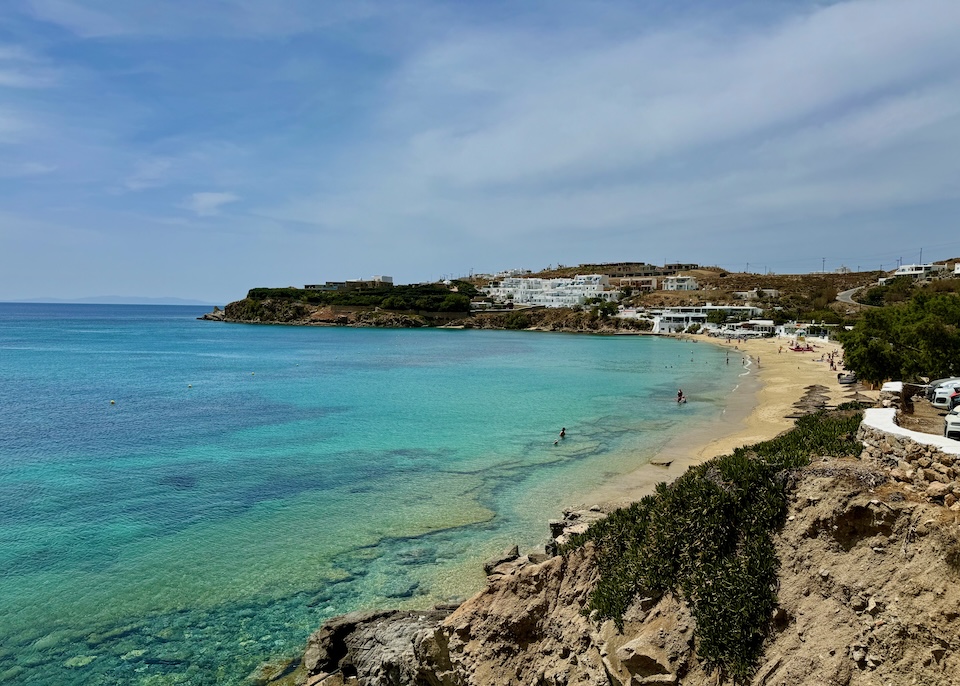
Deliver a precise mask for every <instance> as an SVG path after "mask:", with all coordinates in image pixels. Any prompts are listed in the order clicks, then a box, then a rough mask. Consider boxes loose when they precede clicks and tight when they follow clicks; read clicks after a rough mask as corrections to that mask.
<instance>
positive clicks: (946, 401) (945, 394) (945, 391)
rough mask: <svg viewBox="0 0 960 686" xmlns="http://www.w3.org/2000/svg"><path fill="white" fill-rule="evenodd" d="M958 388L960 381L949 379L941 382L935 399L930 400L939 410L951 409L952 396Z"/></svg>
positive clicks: (935, 392) (934, 395)
mask: <svg viewBox="0 0 960 686" xmlns="http://www.w3.org/2000/svg"><path fill="white" fill-rule="evenodd" d="M957 388H960V381H947V382H946V383H942V384H940V385H939V386H937V390H936V391H934V393H933V400H931V401H930V404H931V405H933V406H934V407H935V408H937V409H938V410H949V409H950V398H951V397H953V394H954V392H955V391H956V390H957Z"/></svg>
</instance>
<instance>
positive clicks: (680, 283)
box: [663, 276, 699, 291]
mask: <svg viewBox="0 0 960 686" xmlns="http://www.w3.org/2000/svg"><path fill="white" fill-rule="evenodd" d="M697 288H699V284H697V279H696V278H695V277H693V276H666V277H664V279H663V290H665V291H695V290H697Z"/></svg>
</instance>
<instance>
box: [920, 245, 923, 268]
mask: <svg viewBox="0 0 960 686" xmlns="http://www.w3.org/2000/svg"><path fill="white" fill-rule="evenodd" d="M920 264H923V248H920Z"/></svg>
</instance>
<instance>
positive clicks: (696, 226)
mask: <svg viewBox="0 0 960 686" xmlns="http://www.w3.org/2000/svg"><path fill="white" fill-rule="evenodd" d="M958 35H960V2H957V1H956V0H898V1H893V0H869V1H863V0H854V1H849V2H805V1H803V0H795V1H787V0H757V1H747V2H725V3H718V2H715V1H714V0H709V1H708V0H704V1H703V2H686V1H684V0H650V1H644V0H630V1H623V2H621V1H619V0H591V1H586V0H584V1H582V2H567V1H565V0H543V1H537V0H531V1H529V2H516V1H512V2H477V1H474V2H466V1H464V2H421V1H419V0H391V1H384V2H378V1H373V0H351V1H345V2H340V1H338V0H324V1H322V2H321V1H319V0H163V1H161V0H136V1H132V0H4V1H3V3H2V6H0V300H15V299H25V298H35V297H58V298H69V297H85V296H97V295H104V294H111V295H124V296H136V295H139V296H172V297H181V298H193V299H201V300H205V301H209V302H227V301H229V300H234V299H237V298H239V297H242V296H243V295H244V294H245V292H246V290H247V289H248V288H250V287H253V286H283V285H302V284H304V283H313V282H317V281H323V280H341V279H347V278H363V277H369V276H371V275H373V274H389V275H393V276H394V278H395V279H396V280H397V281H398V282H415V281H425V280H432V279H436V278H438V277H440V276H444V275H460V274H466V273H469V272H470V271H474V272H490V271H498V270H501V269H507V268H513V267H527V268H533V269H539V268H542V267H545V266H547V265H551V264H554V265H555V264H558V263H559V264H578V263H581V262H590V261H604V262H607V261H619V260H638V261H647V262H653V263H663V262H664V261H671V262H672V261H685V262H686V261H692V262H699V263H701V264H708V265H709V264H716V265H721V266H724V267H726V268H729V269H738V270H742V269H745V268H746V266H747V264H748V263H749V265H750V269H751V271H763V270H770V271H774V272H777V273H798V272H808V271H814V270H818V269H820V267H821V264H822V260H823V259H824V258H825V260H826V266H827V269H832V268H835V267H838V266H840V265H841V264H845V265H848V266H850V267H851V268H856V267H857V266H861V267H863V268H872V269H875V268H879V267H880V266H881V265H883V266H884V267H886V268H890V267H892V266H895V263H896V260H897V259H898V258H902V259H903V260H904V262H907V263H909V262H915V261H917V260H918V259H919V256H920V250H921V249H922V250H923V257H924V259H925V260H926V259H928V258H932V259H936V258H947V257H954V256H960V236H958V233H957V231H958V221H957V218H958V216H960V212H958V210H960V40H957V36H958Z"/></svg>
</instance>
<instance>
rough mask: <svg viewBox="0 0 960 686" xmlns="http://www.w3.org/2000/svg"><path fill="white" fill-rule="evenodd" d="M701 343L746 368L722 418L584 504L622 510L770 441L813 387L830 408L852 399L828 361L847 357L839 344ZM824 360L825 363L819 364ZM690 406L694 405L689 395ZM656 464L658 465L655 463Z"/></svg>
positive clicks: (789, 423)
mask: <svg viewBox="0 0 960 686" xmlns="http://www.w3.org/2000/svg"><path fill="white" fill-rule="evenodd" d="M691 338H692V339H693V340H696V341H698V342H701V343H708V344H713V345H719V346H723V347H724V348H726V349H727V350H728V351H729V354H730V364H736V365H740V366H741V367H743V370H744V373H745V374H744V376H743V377H741V378H742V380H743V381H742V383H741V384H740V386H739V387H738V388H737V389H736V390H735V391H734V392H733V393H732V394H731V396H730V398H729V400H728V403H727V407H726V409H725V411H724V415H723V417H722V418H721V419H719V420H715V421H709V422H707V423H706V424H703V425H702V426H695V427H691V430H690V431H689V432H686V433H684V434H683V435H682V436H680V437H678V438H676V439H674V440H672V441H670V442H669V443H667V444H666V445H665V446H664V447H663V448H662V449H661V450H660V451H659V452H658V453H657V454H656V455H655V456H653V457H652V458H651V461H650V462H649V463H648V464H645V465H643V466H642V467H640V468H638V469H636V470H634V471H632V472H629V473H628V474H625V475H624V476H622V477H619V478H618V479H617V480H616V481H614V482H611V483H608V484H605V485H604V486H602V487H600V488H598V489H596V490H595V491H593V492H591V493H589V494H587V495H586V496H585V498H584V500H583V503H584V504H585V505H590V504H595V503H602V504H603V507H604V509H612V508H613V507H621V506H623V505H626V504H628V503H630V502H633V501H635V500H638V499H639V498H641V497H643V496H644V495H647V494H649V493H652V492H653V490H654V487H655V486H656V484H658V483H659V482H661V481H673V480H674V479H676V478H677V477H678V476H680V475H681V474H682V473H683V472H684V471H686V470H687V468H688V467H690V466H692V465H696V464H699V463H701V462H704V461H706V460H709V459H710V458H712V457H716V456H717V455H724V454H728V453H731V452H733V450H734V449H735V448H738V447H741V446H745V445H752V444H753V443H758V442H760V441H765V440H769V439H771V438H774V437H775V436H777V435H778V434H780V433H782V432H783V431H786V430H787V429H790V428H791V427H792V426H793V424H794V421H795V419H793V418H789V415H796V414H797V413H798V410H797V409H796V408H795V404H796V403H797V402H798V401H800V400H801V399H802V398H803V396H804V394H805V393H806V389H807V387H808V386H811V385H820V386H824V387H825V388H826V390H824V391H823V393H824V395H826V396H827V398H828V399H827V401H826V402H827V404H828V405H830V406H834V405H838V404H840V403H844V402H848V401H849V400H851V399H852V397H850V396H852V395H853V392H854V391H853V388H851V387H850V386H842V385H840V384H839V383H838V382H837V374H838V373H839V372H840V371H842V367H838V369H837V370H831V369H830V363H829V361H827V359H826V357H827V355H829V354H830V353H831V352H836V359H837V360H838V361H839V359H840V358H841V357H842V355H843V349H842V348H841V347H840V345H839V344H838V343H834V342H829V341H824V340H821V339H809V342H810V343H811V344H812V345H814V346H815V347H816V349H815V351H814V352H794V351H792V350H790V349H789V347H788V346H789V344H790V340H789V339H786V338H762V339H757V340H749V341H737V342H730V343H727V342H725V341H724V340H723V339H718V338H709V337H707V336H693V337H691ZM821 357H823V358H824V361H821ZM860 396H861V398H863V399H864V400H866V399H871V400H875V399H876V397H877V392H876V391H868V392H863V391H861V392H860ZM689 401H690V402H696V397H695V396H694V395H691V397H690V400H689ZM655 463H658V464H655Z"/></svg>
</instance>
